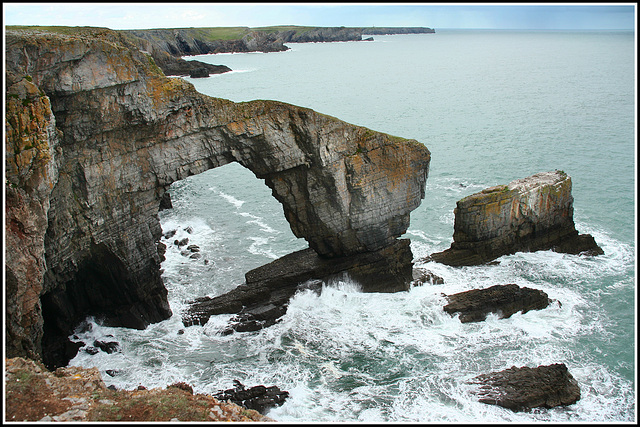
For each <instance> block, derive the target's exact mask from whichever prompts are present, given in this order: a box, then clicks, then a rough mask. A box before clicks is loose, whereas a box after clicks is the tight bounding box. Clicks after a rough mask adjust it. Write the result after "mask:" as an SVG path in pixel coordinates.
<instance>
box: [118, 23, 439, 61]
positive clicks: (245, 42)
mask: <svg viewBox="0 0 640 427" xmlns="http://www.w3.org/2000/svg"><path fill="white" fill-rule="evenodd" d="M122 32H123V33H125V34H129V35H132V36H135V37H136V38H139V39H140V41H138V42H137V43H138V44H140V45H145V46H146V47H145V49H146V50H147V51H149V52H150V53H151V54H152V55H153V56H154V58H155V57H156V52H166V53H169V54H170V55H173V56H185V55H201V54H206V53H223V52H256V51H257V52H281V51H284V50H287V49H289V48H288V47H287V46H285V45H284V43H309V42H345V41H359V40H362V34H429V33H434V32H435V31H434V30H433V29H431V28H426V27H386V28H360V27H297V26H281V27H262V28H253V29H252V28H248V27H228V28H225V27H214V28H175V29H153V30H126V31H122ZM143 40H144V42H143Z"/></svg>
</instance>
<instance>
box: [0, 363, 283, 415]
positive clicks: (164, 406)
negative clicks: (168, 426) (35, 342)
mask: <svg viewBox="0 0 640 427" xmlns="http://www.w3.org/2000/svg"><path fill="white" fill-rule="evenodd" d="M5 393H6V394H5V414H4V417H5V418H4V421H5V422H34V421H40V422H44V421H54V422H79V421H82V422H107V421H111V422H113V421H124V422H140V421H201V422H211V421H214V422H215V421H235V422H273V421H274V420H273V419H271V418H269V417H267V416H264V415H262V414H261V413H260V412H258V411H256V410H254V409H250V408H247V407H243V406H240V405H238V404H236V403H233V402H231V401H227V400H226V399H216V398H215V397H214V396H209V395H204V394H194V393H193V390H191V387H190V386H188V385H186V384H184V383H176V384H172V385H169V386H167V387H166V388H164V389H159V388H157V389H146V388H144V387H138V389H136V390H115V389H113V388H109V387H107V386H106V385H105V383H104V382H103V380H102V377H101V376H100V372H99V371H98V370H97V369H96V368H88V369H85V368H79V367H67V368H59V369H57V370H55V371H54V372H51V371H49V370H48V369H46V368H45V367H44V366H43V365H42V364H41V363H39V362H35V361H33V360H29V359H24V358H20V357H17V358H11V359H5ZM222 397H226V396H222ZM261 408H262V409H263V410H264V409H265V408H264V407H261Z"/></svg>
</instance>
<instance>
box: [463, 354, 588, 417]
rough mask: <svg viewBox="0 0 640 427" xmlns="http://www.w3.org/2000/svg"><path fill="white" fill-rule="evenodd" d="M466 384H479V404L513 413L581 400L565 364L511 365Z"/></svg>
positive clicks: (576, 386)
mask: <svg viewBox="0 0 640 427" xmlns="http://www.w3.org/2000/svg"><path fill="white" fill-rule="evenodd" d="M469 384H474V385H480V387H479V388H478V389H476V390H474V394H476V395H477V396H478V397H479V401H480V402H482V403H487V404H491V405H498V406H502V407H504V408H508V409H511V410H513V411H529V410H531V409H532V408H539V407H542V408H554V407H556V406H566V405H571V404H573V403H575V402H577V401H578V400H579V399H580V387H579V386H578V382H577V381H576V380H575V379H574V378H573V376H572V375H571V374H570V373H569V371H568V369H567V366H566V365H565V364H564V363H555V364H552V365H547V366H538V367H537V368H529V367H527V366H523V367H521V368H517V367H515V366H512V367H511V368H508V369H505V370H503V371H499V372H492V373H489V374H483V375H479V376H477V377H475V378H474V379H473V380H471V381H470V382H469Z"/></svg>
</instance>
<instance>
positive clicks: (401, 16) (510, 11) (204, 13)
mask: <svg viewBox="0 0 640 427" xmlns="http://www.w3.org/2000/svg"><path fill="white" fill-rule="evenodd" d="M3 13H4V23H5V25H67V26H92V27H108V28H111V29H147V28H180V27H232V26H245V27H259V26H270V25H307V26H322V27H328V26H347V27H368V26H379V27H384V26H389V27H391V26H396V27H397V26H404V27H414V26H424V27H431V28H435V29H438V28H441V29H442V28H489V29H616V30H620V29H625V30H633V29H635V18H636V7H635V3H601V4H597V3H584V4H579V3H578V4H576V3H573V4H567V3H564V4H563V3H557V4H556V3H528V4H527V3H511V4H505V3H500V4H496V3H494V4H491V3H486V4H480V3H466V4H465V3H460V4H456V3H441V4H438V3H402V2H394V3H220V2H214V3H180V4H173V3H3Z"/></svg>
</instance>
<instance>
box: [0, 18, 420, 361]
mask: <svg viewBox="0 0 640 427" xmlns="http://www.w3.org/2000/svg"><path fill="white" fill-rule="evenodd" d="M6 40H7V44H6V46H7V48H6V49H7V51H6V64H7V93H8V94H9V96H8V97H7V130H8V132H7V141H6V151H7V161H6V162H7V184H6V188H7V206H6V211H7V222H6V225H5V226H6V230H7V255H8V259H7V263H6V267H5V269H6V276H7V298H8V302H9V304H8V305H9V306H11V309H10V310H7V355H8V356H9V357H12V356H18V355H25V354H28V355H30V356H33V354H36V355H38V354H42V356H43V359H44V362H45V363H46V364H47V365H48V366H51V367H55V366H60V365H63V364H66V362H67V361H68V359H69V358H70V357H73V355H74V354H75V351H76V349H75V348H74V347H73V346H72V345H71V343H70V342H69V341H68V340H67V339H66V337H67V336H68V335H69V333H70V332H71V331H72V328H73V327H74V326H75V325H76V324H77V323H78V322H80V321H81V320H82V319H83V318H84V317H85V316H86V315H89V314H91V315H94V316H96V317H98V318H102V319H103V320H104V322H105V323H106V324H108V325H119V326H126V327H134V328H144V327H146V326H147V325H148V324H149V323H152V322H157V321H160V320H162V319H165V318H167V317H168V316H170V315H171V311H170V309H169V306H168V304H167V300H166V289H165V288H164V286H163V284H162V280H161V277H160V263H161V262H162V259H163V258H162V254H163V248H162V247H159V240H160V237H161V231H162V230H161V227H160V224H159V221H158V218H157V213H158V209H159V205H160V202H161V200H162V198H163V196H164V194H165V192H166V190H167V189H168V188H169V186H170V185H171V183H173V182H175V181H177V180H180V179H183V178H185V177H187V176H190V175H194V174H198V173H201V172H203V171H205V170H208V169H211V168H214V167H218V166H222V165H224V164H227V163H230V162H234V161H236V162H238V163H240V164H242V165H243V166H245V167H247V168H249V169H250V170H252V171H253V172H254V173H255V175H256V176H257V177H258V178H260V179H263V180H264V181H265V183H266V184H267V185H268V186H269V187H270V188H271V189H272V191H273V195H274V197H276V199H278V200H279V201H280V202H281V203H282V205H283V209H284V213H285V217H286V218H287V220H288V221H289V222H290V224H291V228H292V230H293V232H294V234H296V236H298V237H304V238H305V239H306V240H307V241H308V242H309V245H310V246H311V248H313V249H314V250H315V251H316V252H317V253H318V254H320V255H322V256H324V257H339V256H346V255H350V254H356V253H361V252H367V251H374V250H378V249H380V248H384V247H386V246H389V245H390V244H392V243H393V242H395V239H396V237H398V236H400V235H401V234H403V233H404V232H405V231H406V229H407V226H408V224H409V213H410V211H411V210H413V209H415V208H416V207H417V206H418V205H419V204H420V201H421V199H422V198H423V197H424V186H425V182H426V178H427V171H428V165H429V160H430V153H429V151H428V150H427V149H426V148H425V147H424V146H423V145H421V144H419V143H418V142H416V141H412V140H405V139H402V138H396V137H391V136H389V135H385V134H381V133H378V132H374V131H371V130H369V129H366V128H362V127H358V126H353V125H349V124H347V123H344V122H342V121H340V120H337V119H335V118H333V117H329V116H325V115H322V114H318V113H316V112H314V111H312V110H309V109H305V108H300V107H296V106H293V105H288V104H284V103H280V102H272V101H254V102H248V103H239V104H236V103H233V102H230V101H227V100H222V99H216V98H211V97H208V96H205V95H202V94H200V93H198V92H196V91H195V89H194V88H193V86H192V85H190V84H189V83H187V82H185V81H184V80H182V79H176V78H173V79H172V78H167V77H165V76H164V75H163V74H162V72H161V71H160V70H159V69H158V68H157V67H156V66H155V63H154V62H153V61H152V60H150V58H149V56H147V55H146V54H143V53H141V52H140V51H139V50H138V48H137V47H136V46H134V45H133V44H132V43H131V42H130V41H129V39H128V38H127V37H125V36H124V35H123V34H119V33H118V32H114V31H110V30H95V31H87V32H79V33H78V34H72V35H62V34H53V33H48V32H37V31H31V32H28V31H26V32H25V31H7V36H6ZM49 107H50V108H49ZM9 127H11V129H9ZM9 130H11V132H9ZM24 249H26V250H24ZM9 257H10V258H9Z"/></svg>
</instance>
